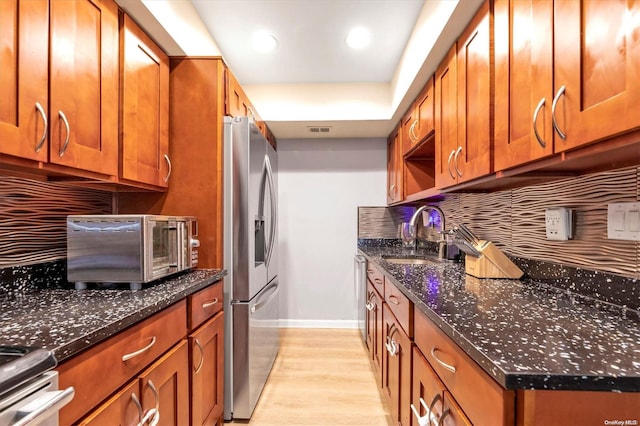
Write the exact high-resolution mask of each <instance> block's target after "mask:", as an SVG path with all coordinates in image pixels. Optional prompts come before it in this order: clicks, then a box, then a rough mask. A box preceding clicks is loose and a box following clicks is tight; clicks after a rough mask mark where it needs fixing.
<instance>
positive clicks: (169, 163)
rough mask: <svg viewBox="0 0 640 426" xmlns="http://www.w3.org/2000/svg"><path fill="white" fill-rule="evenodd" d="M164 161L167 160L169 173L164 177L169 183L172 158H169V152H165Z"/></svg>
mask: <svg viewBox="0 0 640 426" xmlns="http://www.w3.org/2000/svg"><path fill="white" fill-rule="evenodd" d="M164 161H166V162H167V168H168V170H167V175H166V176H165V177H164V179H163V180H164V182H165V183H167V182H169V176H171V160H170V159H169V156H168V155H167V154H164Z"/></svg>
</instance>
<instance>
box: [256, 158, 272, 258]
mask: <svg viewBox="0 0 640 426" xmlns="http://www.w3.org/2000/svg"><path fill="white" fill-rule="evenodd" d="M268 173H269V171H268V168H267V157H266V156H265V161H264V163H263V164H262V175H261V177H260V194H259V196H258V197H259V198H258V215H257V216H256V221H255V232H256V254H255V259H256V263H263V262H264V263H265V264H268V263H269V259H268V256H269V255H268V252H269V247H268V243H267V241H266V240H265V238H266V232H267V230H266V227H265V220H264V199H265V195H266V194H265V192H266V190H267V184H268V182H269V177H268Z"/></svg>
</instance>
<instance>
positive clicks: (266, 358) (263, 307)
mask: <svg viewBox="0 0 640 426" xmlns="http://www.w3.org/2000/svg"><path fill="white" fill-rule="evenodd" d="M279 293H280V288H279V284H278V280H277V279H276V280H274V281H272V282H271V283H269V284H268V285H267V286H265V288H264V289H263V290H262V291H261V292H260V293H259V294H258V295H257V296H256V297H255V298H253V299H252V300H250V301H249V302H242V303H234V304H233V305H232V309H233V322H234V330H233V332H234V341H233V352H234V364H233V408H232V413H231V414H232V416H233V418H234V419H249V418H250V417H251V414H252V413H253V410H254V408H255V406H256V403H257V402H258V398H259V397H260V393H261V392H262V389H263V388H264V385H265V383H266V381H267V378H268V377H269V372H270V371H271V367H272V366H273V362H274V361H275V358H276V355H277V354H278V349H279V347H280V332H279V329H278V320H279V318H280V315H279V308H278V295H279ZM225 417H226V416H225Z"/></svg>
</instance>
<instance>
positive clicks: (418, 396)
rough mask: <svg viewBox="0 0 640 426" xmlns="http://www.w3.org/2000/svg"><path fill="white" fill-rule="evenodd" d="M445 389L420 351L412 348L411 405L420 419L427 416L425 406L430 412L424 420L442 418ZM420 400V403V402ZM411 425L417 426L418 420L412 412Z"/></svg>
mask: <svg viewBox="0 0 640 426" xmlns="http://www.w3.org/2000/svg"><path fill="white" fill-rule="evenodd" d="M444 390H445V387H444V384H443V383H442V382H441V381H440V379H439V378H438V376H437V375H436V373H435V372H434V371H433V369H432V368H431V367H430V366H429V363H428V362H427V360H426V359H425V357H424V356H423V355H422V353H421V352H420V350H419V349H418V348H416V347H414V348H413V374H412V391H411V404H412V405H413V408H414V409H415V410H416V411H417V412H418V414H419V415H420V417H422V418H424V417H425V416H427V410H426V409H425V408H424V407H425V406H426V407H427V408H428V409H429V410H431V413H432V414H430V415H429V416H428V417H427V418H426V419H429V420H438V419H439V418H440V417H441V416H442V411H443V410H442V404H443V399H442V398H443V393H444ZM421 400H422V401H421ZM411 425H412V426H419V425H420V423H419V422H418V418H417V417H416V415H415V412H413V410H412V416H411Z"/></svg>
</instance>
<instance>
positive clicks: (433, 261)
mask: <svg viewBox="0 0 640 426" xmlns="http://www.w3.org/2000/svg"><path fill="white" fill-rule="evenodd" d="M382 258H383V259H384V260H385V261H387V262H389V263H394V264H396V265H437V264H440V263H442V261H441V260H438V258H437V257H428V258H427V257H416V256H383V257H382Z"/></svg>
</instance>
